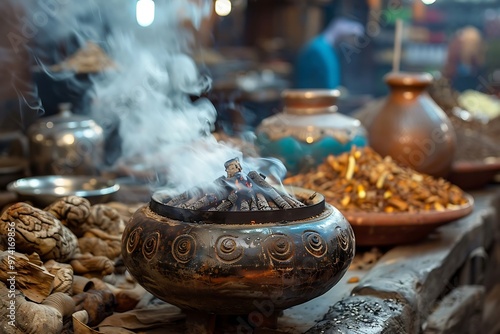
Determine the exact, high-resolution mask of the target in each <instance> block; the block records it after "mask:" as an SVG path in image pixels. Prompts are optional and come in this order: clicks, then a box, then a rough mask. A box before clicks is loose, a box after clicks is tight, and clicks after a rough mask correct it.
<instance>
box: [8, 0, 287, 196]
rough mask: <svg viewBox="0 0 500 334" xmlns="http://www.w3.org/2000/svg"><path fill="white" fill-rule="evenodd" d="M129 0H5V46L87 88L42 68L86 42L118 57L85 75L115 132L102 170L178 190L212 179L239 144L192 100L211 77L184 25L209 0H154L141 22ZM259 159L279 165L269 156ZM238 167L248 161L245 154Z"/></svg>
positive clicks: (90, 96) (103, 120) (95, 104)
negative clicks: (223, 138)
mask: <svg viewBox="0 0 500 334" xmlns="http://www.w3.org/2000/svg"><path fill="white" fill-rule="evenodd" d="M135 1H136V0H106V1H101V0H86V1H73V0H9V1H7V2H8V3H10V6H15V7H17V9H16V10H18V9H19V8H20V12H19V14H18V15H17V20H16V21H17V22H15V23H17V24H13V26H17V27H19V29H18V30H16V32H15V33H14V34H11V35H10V36H9V44H10V45H11V53H12V52H13V53H14V54H15V53H16V52H25V51H27V52H28V53H29V54H30V56H31V57H30V58H31V59H32V64H30V66H31V65H33V66H36V67H37V68H38V69H39V70H41V71H44V72H45V73H46V74H47V75H48V76H50V77H51V78H52V79H54V80H64V82H65V84H66V85H69V86H71V87H72V88H86V87H82V85H83V84H82V82H80V81H79V78H78V77H77V76H74V77H71V76H69V77H68V73H53V72H51V71H50V70H49V68H50V65H53V64H57V63H60V62H62V61H64V60H65V59H66V58H67V57H69V56H71V54H72V53H74V52H76V51H77V50H78V48H81V47H83V46H84V45H85V43H86V42H88V41H92V42H94V43H96V44H97V45H99V46H100V47H102V49H103V50H105V52H106V53H107V54H108V56H109V57H110V58H111V59H113V61H114V62H115V63H116V65H117V66H116V68H113V69H109V70H107V71H103V72H100V73H99V74H97V75H92V76H90V78H89V79H90V82H91V88H90V89H88V90H85V91H86V94H87V100H88V101H90V105H89V106H88V107H89V110H90V112H91V116H92V117H93V118H94V119H96V120H97V121H98V122H99V123H100V124H101V125H103V126H104V127H105V130H107V132H108V133H112V132H113V131H115V132H116V133H117V135H118V138H119V141H118V143H119V145H120V150H119V151H120V155H119V157H118V158H117V159H116V160H113V162H112V163H113V166H111V168H120V167H121V168H124V169H126V170H128V171H129V172H131V173H132V174H134V175H138V174H140V173H143V174H141V175H147V177H149V178H150V181H151V182H156V184H155V186H156V187H159V186H165V185H167V186H169V187H177V186H178V187H179V189H178V191H184V190H186V189H188V188H191V187H193V186H195V185H198V184H200V183H205V182H211V181H212V180H214V179H215V178H217V177H219V176H221V173H224V170H223V163H224V162H225V161H226V160H229V159H231V158H234V157H238V158H240V160H242V153H241V152H240V151H239V150H237V149H235V148H233V147H229V146H228V145H223V144H220V143H218V142H217V141H216V140H215V138H214V137H213V136H212V135H211V131H212V129H213V126H214V123H215V120H216V116H217V114H216V110H215V108H214V106H213V105H212V104H211V103H210V101H208V100H206V99H203V98H199V96H200V95H201V94H202V93H203V92H206V91H207V90H209V89H210V84H211V80H210V78H208V77H207V76H204V75H201V74H200V73H199V71H198V68H197V65H196V64H195V62H194V61H193V59H192V57H191V56H190V53H191V51H192V50H193V47H196V41H195V39H194V37H193V34H192V28H194V29H198V28H199V27H200V26H201V22H202V21H203V20H204V19H205V18H206V17H207V16H208V15H210V13H211V8H212V1H211V0H191V1H189V0H155V3H156V19H155V21H154V22H153V24H152V25H151V26H150V27H147V28H143V27H140V26H139V25H138V24H137V23H136V22H135V12H134V11H135ZM12 31H14V30H11V32H12ZM3 58H4V57H3ZM5 58H7V57H6V56H5ZM81 90H82V89H80V91H81ZM76 91H78V89H76ZM34 92H36V91H35V90H31V91H30V92H29V93H34ZM27 94H28V93H26V95H27ZM259 163H260V164H263V163H262V161H261V162H259ZM249 164H251V165H249ZM264 165H266V166H269V165H275V166H276V165H277V166H278V168H280V164H279V163H277V162H276V161H273V162H272V163H271V164H270V163H264ZM243 166H244V167H246V168H249V169H254V168H253V167H255V166H254V165H253V162H252V161H249V162H247V163H245V161H243ZM281 166H282V165H281ZM257 168H258V166H257ZM255 169H256V168H255ZM279 173H281V174H283V168H282V167H281V171H280V172H279ZM165 180H167V181H166V182H167V184H165Z"/></svg>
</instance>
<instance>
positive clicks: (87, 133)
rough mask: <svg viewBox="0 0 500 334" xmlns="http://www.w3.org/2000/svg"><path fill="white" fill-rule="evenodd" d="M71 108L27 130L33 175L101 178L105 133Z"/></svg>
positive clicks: (90, 120) (68, 106) (65, 105)
mask: <svg viewBox="0 0 500 334" xmlns="http://www.w3.org/2000/svg"><path fill="white" fill-rule="evenodd" d="M70 108H71V105H70V104H62V105H61V106H60V109H61V111H60V113H59V114H58V115H56V116H52V117H47V118H44V119H42V120H41V121H39V122H37V123H35V124H33V125H32V126H31V127H30V128H29V129H28V138H29V142H30V167H31V171H32V173H33V174H34V175H52V174H55V175H98V174H99V168H100V167H102V164H103V160H104V159H103V158H104V133H103V129H102V128H101V127H100V126H99V125H98V124H97V123H96V122H95V121H94V120H92V119H89V118H87V117H85V116H80V115H75V114H73V113H72V112H71V110H70Z"/></svg>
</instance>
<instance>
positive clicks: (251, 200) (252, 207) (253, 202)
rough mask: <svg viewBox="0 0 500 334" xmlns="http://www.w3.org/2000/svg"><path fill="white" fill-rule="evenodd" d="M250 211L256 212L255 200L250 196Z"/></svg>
mask: <svg viewBox="0 0 500 334" xmlns="http://www.w3.org/2000/svg"><path fill="white" fill-rule="evenodd" d="M250 210H251V211H257V210H258V207H257V200H256V199H255V196H254V195H252V197H251V199H250Z"/></svg>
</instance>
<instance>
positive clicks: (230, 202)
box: [217, 192, 238, 211]
mask: <svg viewBox="0 0 500 334" xmlns="http://www.w3.org/2000/svg"><path fill="white" fill-rule="evenodd" d="M237 200H238V195H236V193H234V192H233V193H231V194H229V196H228V197H227V201H222V203H221V204H219V205H218V206H217V211H228V210H229V209H230V208H231V207H233V206H234V207H236V205H235V204H236V201H237Z"/></svg>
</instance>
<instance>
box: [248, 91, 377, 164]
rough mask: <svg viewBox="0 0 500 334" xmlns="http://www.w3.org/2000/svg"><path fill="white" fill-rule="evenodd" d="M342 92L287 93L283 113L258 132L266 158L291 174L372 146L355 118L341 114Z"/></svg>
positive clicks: (261, 126)
mask: <svg viewBox="0 0 500 334" xmlns="http://www.w3.org/2000/svg"><path fill="white" fill-rule="evenodd" d="M339 95H340V92H339V91H338V90H307V89H288V90H285V91H283V93H282V98H283V101H284V108H283V112H281V113H278V114H276V115H273V116H271V117H268V118H266V119H264V120H263V121H262V122H261V124H260V125H259V126H258V127H257V129H256V135H257V145H258V147H259V150H260V153H261V155H262V156H274V157H277V158H279V159H280V160H282V161H283V163H284V164H285V166H286V167H287V170H288V171H289V172H291V173H298V172H304V171H306V170H308V169H310V168H313V167H314V166H316V165H318V164H320V163H322V162H323V160H324V159H325V158H326V157H327V156H328V155H330V154H333V155H338V154H341V153H344V152H346V151H349V150H350V149H351V147H353V146H358V147H364V146H366V145H367V144H368V140H367V135H366V130H365V129H364V127H363V126H362V125H361V122H360V121H359V120H357V119H355V118H352V117H350V116H347V115H343V114H341V113H338V112H337V109H338V108H337V105H336V102H337V98H338V97H339Z"/></svg>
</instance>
